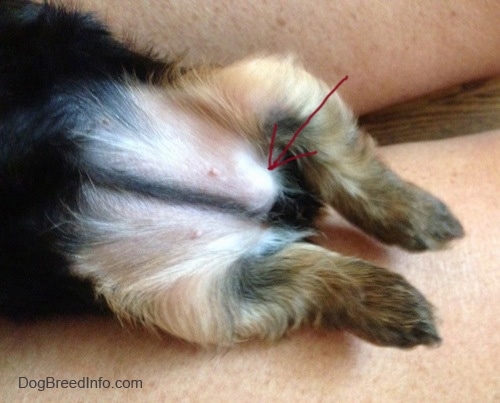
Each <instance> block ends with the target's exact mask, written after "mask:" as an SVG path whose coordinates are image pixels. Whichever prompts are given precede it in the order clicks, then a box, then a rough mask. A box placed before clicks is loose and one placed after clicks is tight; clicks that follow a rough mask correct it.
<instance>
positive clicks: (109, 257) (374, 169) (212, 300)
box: [74, 58, 462, 347]
mask: <svg viewBox="0 0 500 403" xmlns="http://www.w3.org/2000/svg"><path fill="white" fill-rule="evenodd" d="M329 90H330V88H329V87H328V86H327V85H326V84H325V83H323V82H321V81H319V80H317V79H315V78H314V77H313V76H311V75H310V74H309V73H307V72H306V71H304V70H303V69H302V68H301V67H300V66H299V65H298V64H297V63H296V62H295V61H294V60H293V59H292V58H285V59H279V58H257V59H249V60H244V61H242V62H238V63H235V64H234V65H231V66H228V67H225V68H215V69H212V70H210V69H203V70H199V71H196V70H193V71H191V72H189V73H188V74H186V75H184V76H180V77H179V78H178V81H177V82H176V83H175V85H173V86H170V87H169V88H167V89H166V95H165V96H164V98H163V99H165V102H166V103H165V105H163V107H164V109H162V104H161V99H162V98H161V97H157V96H155V97H153V98H151V99H152V101H151V102H152V103H153V105H156V106H154V107H150V110H151V108H152V109H154V110H158V111H159V113H157V114H154V116H153V117H151V119H156V115H160V118H162V119H163V116H162V115H161V113H162V110H165V111H168V112H169V113H170V115H169V114H168V113H166V116H167V118H168V116H175V117H177V115H175V114H174V115H172V114H171V112H172V111H176V110H180V111H182V112H183V114H182V119H183V122H182V123H183V125H184V126H182V127H188V129H189V124H191V127H196V128H198V129H199V128H203V127H204V128H209V130H208V131H209V132H210V135H207V134H206V133H205V134H204V136H205V137H203V138H202V139H201V140H200V141H203V142H204V143H203V144H206V148H207V149H210V150H216V151H217V148H218V147H229V148H231V147H233V146H232V144H239V143H238V142H231V141H232V140H231V141H229V140H230V137H227V136H233V137H234V138H235V139H238V141H241V142H242V143H243V144H245V145H248V147H249V149H248V154H249V155H252V158H250V159H249V161H250V162H249V165H248V166H247V167H246V168H245V169H244V170H243V171H244V172H243V173H246V174H248V173H249V172H261V171H263V169H264V167H266V165H267V155H268V152H269V143H270V136H271V133H270V132H269V128H270V127H272V125H273V124H274V123H276V122H277V121H282V122H283V121H285V122H286V121H292V122H299V123H301V122H303V121H305V120H306V119H307V117H308V116H309V115H310V114H311V113H312V112H313V111H314V110H315V109H316V107H317V106H318V105H319V104H320V103H321V101H322V100H323V99H324V97H325V95H326V94H328V92H329ZM148 102H149V101H148V100H146V102H142V104H148ZM158 102H160V104H158ZM167 106H168V108H167ZM155 108H156V109H155ZM200 119H201V120H202V121H206V122H209V123H210V125H205V126H203V125H200V124H199V123H196V122H198V121H199V120H200ZM155 127H156V129H155V133H156V134H155V136H156V137H153V139H156V140H157V139H160V140H161V139H162V138H164V137H165V136H166V137H168V136H169V135H170V133H163V134H162V128H165V127H167V126H165V125H163V126H162V125H161V124H158V125H157V126H155ZM168 127H170V126H168ZM188 129H183V131H182V130H181V132H182V133H181V134H182V135H186V136H187V137H186V139H190V138H192V137H189V136H193V135H196V131H194V132H193V131H191V132H190V131H189V130H188ZM285 129H286V128H281V130H280V131H279V132H278V133H279V134H278V137H277V139H276V143H275V147H276V154H275V155H277V154H279V152H280V151H281V150H282V149H283V147H284V146H285V145H286V144H287V143H288V141H289V139H290V137H291V135H292V133H288V132H286V130H285ZM184 131H186V132H187V133H188V134H189V136H188V135H187V134H185V133H184ZM205 131H206V130H205ZM174 132H175V130H174ZM221 132H223V133H224V135H220V133H221ZM193 133H194V134H193ZM198 135H200V136H201V135H202V134H201V133H199V134H198ZM225 136H226V137H225ZM221 139H222V140H221ZM175 140H177V138H175ZM197 141H198V139H197ZM218 142H219V143H218ZM228 144H229V145H228ZM165 147H166V148H165V149H167V148H168V144H167V145H166V146H165ZM313 150H315V151H318V153H317V154H316V155H314V156H312V157H308V158H304V159H300V160H299V161H298V163H297V167H298V170H299V172H300V174H301V176H302V177H303V180H304V183H298V184H297V183H295V184H294V185H295V186H301V187H303V188H305V189H309V190H310V191H311V192H312V194H314V195H315V196H316V197H317V198H319V199H320V200H321V201H322V202H323V203H324V204H325V205H326V204H330V205H332V206H333V207H335V208H336V209H337V210H338V211H339V212H340V213H341V214H343V215H344V216H345V217H346V218H347V219H349V220H350V221H351V222H352V223H354V224H355V225H357V226H359V227H360V228H362V229H363V230H365V231H367V232H368V233H370V234H372V235H374V236H376V237H378V238H379V239H381V240H382V241H385V242H389V243H396V244H398V245H400V246H402V247H405V248H408V249H426V248H435V247H439V246H440V245H442V244H443V243H445V242H447V241H448V240H450V239H453V238H456V237H459V236H461V235H462V229H461V226H460V224H459V223H458V221H457V220H456V219H455V218H454V217H453V215H452V214H451V213H450V212H449V211H448V210H447V208H446V207H445V206H444V205H443V204H442V203H441V202H440V201H438V200H437V199H435V198H434V197H433V196H431V195H430V194H428V193H426V192H425V191H423V190H421V189H418V188H417V187H415V186H413V185H411V184H408V183H406V182H404V181H403V180H401V179H400V178H399V177H398V176H397V175H396V174H394V173H393V172H392V171H390V170H389V169H388V168H386V167H385V166H384V165H383V164H382V163H381V162H380V161H378V160H377V158H376V154H375V147H374V142H373V140H372V139H371V138H370V137H369V136H368V135H366V134H364V133H362V132H360V131H359V130H358V128H357V126H356V122H355V119H354V117H353V115H352V113H351V112H350V110H349V109H348V108H347V107H346V106H345V105H344V103H343V102H342V100H341V98H340V97H339V96H338V94H334V95H333V96H332V97H331V98H330V99H329V101H328V102H327V103H326V105H325V106H324V108H323V109H322V110H321V111H320V112H319V113H318V114H317V115H316V116H315V117H314V118H313V120H312V121H311V123H310V125H309V126H308V127H307V128H306V129H305V130H304V131H303V132H302V133H301V134H300V136H299V137H298V138H297V140H296V141H295V143H294V145H293V147H292V148H291V150H290V151H291V152H292V154H298V153H301V152H304V151H313ZM132 151H133V150H132ZM154 151H155V150H154V149H153V148H151V152H154ZM200 153H201V151H200ZM144 155H145V156H147V152H145V153H144ZM200 155H201V154H200ZM204 155H205V154H204ZM206 155H209V156H210V158H211V159H212V160H213V161H211V162H210V163H211V164H212V163H214V165H206V167H205V166H203V168H202V169H201V170H199V172H202V173H203V174H204V175H206V176H203V177H202V179H201V180H199V181H198V182H197V181H194V180H193V181H192V183H190V186H194V187H195V188H196V189H198V190H199V189H201V190H203V191H206V190H207V189H208V190H210V187H211V186H212V188H213V189H221V183H226V184H227V183H233V184H234V183H236V184H238V183H239V180H240V179H241V178H242V177H243V176H244V175H243V173H242V172H239V173H238V172H237V171H227V172H226V171H224V172H223V174H224V175H226V178H222V177H221V168H220V167H221V166H223V167H225V166H226V165H230V164H228V162H227V161H222V162H221V163H220V164H219V166H217V158H216V157H217V156H219V157H221V156H224V154H223V153H219V154H217V152H214V153H213V154H206ZM206 155H205V158H207V157H206ZM171 157H172V158H174V157H178V156H177V155H175V154H172V155H171ZM198 157H199V155H198ZM180 161H181V162H182V161H183V159H182V158H180ZM198 161H199V162H198V163H197V164H196V165H195V166H194V168H192V169H191V168H190V170H193V171H196V169H198V168H199V166H200V164H202V163H203V159H202V158H199V159H198ZM238 161H239V157H238V158H236V159H234V156H233V160H231V164H237V163H238ZM161 164H162V160H161V153H160V154H158V159H157V163H156V164H155V165H154V172H159V173H160V174H162V172H163V171H161ZM254 168H255V169H254ZM169 169H170V168H169ZM252 169H254V170H253V171H252ZM190 170H187V171H185V172H184V173H186V172H187V173H189V174H190V173H191V172H190ZM165 172H167V173H168V172H169V171H168V169H166V168H165ZM196 172H198V171H196ZM199 172H198V173H197V175H198V176H199ZM264 172H265V175H264V174H262V173H261V174H259V175H260V176H259V175H257V176H252V175H253V174H249V175H247V176H245V178H246V179H245V180H247V179H248V180H247V181H246V182H245V183H244V185H241V186H239V187H238V186H236V185H232V187H229V188H224V187H223V186H222V188H224V192H225V193H224V192H223V193H224V195H226V194H227V195H231V192H236V193H235V194H234V195H233V197H234V199H237V200H239V199H240V196H241V194H243V193H246V192H248V191H252V190H253V193H252V192H250V193H249V194H254V195H255V194H256V193H255V191H257V192H258V193H263V195H264V196H263V197H264V198H265V199H266V200H265V203H261V204H259V203H257V202H256V201H255V200H254V199H255V197H253V198H250V199H251V203H250V204H251V205H255V206H258V209H259V211H261V212H262V214H264V213H266V212H267V211H268V209H270V207H271V206H270V203H269V201H272V200H274V198H275V197H277V192H278V190H279V189H281V190H282V188H283V187H284V186H286V181H287V180H288V178H286V177H282V176H280V175H282V174H281V173H279V172H278V171H273V172H268V171H264ZM160 174H158V175H160ZM169 174H170V175H171V176H172V177H173V178H174V179H175V178H176V176H179V175H180V174H178V173H176V172H169ZM231 175H233V176H231ZM159 177H160V178H161V175H160V176H159ZM259 177H260V178H263V177H265V178H266V180H268V182H269V183H268V184H266V186H264V187H263V188H259V187H258V184H257V183H256V182H258V181H259ZM186 178H188V179H189V178H191V177H190V176H189V175H186ZM231 178H232V179H231ZM252 178H253V180H252ZM198 179H199V178H198ZM221 180H226V182H220V181H221ZM295 180H297V179H295ZM213 181H219V182H213ZM254 182H255V183H254ZM215 184H217V186H219V187H216V186H215ZM280 187H281V188H280ZM259 189H262V190H259ZM277 189H278V190H277ZM89 193H90V194H94V192H93V191H91V192H89ZM95 194H96V195H99V194H100V193H99V189H97V192H96V193H95ZM92 197H93V196H92ZM92 197H90V198H89V199H88V200H90V202H89V203H88V204H89V205H91V206H94V207H91V208H90V211H91V212H94V213H93V214H94V220H93V221H92V220H90V221H88V222H86V223H83V224H81V226H82V227H81V229H82V230H83V231H87V232H89V233H92V232H95V233H96V234H98V235H97V236H95V242H94V243H93V244H92V243H91V244H90V245H88V246H87V248H84V249H83V251H82V252H81V253H80V255H79V256H77V257H76V264H75V267H74V271H75V273H77V274H78V275H80V276H83V277H90V278H92V279H93V281H94V282H95V284H96V290H97V292H98V294H100V295H101V296H103V297H104V298H105V300H106V301H107V302H108V304H109V305H110V307H111V308H112V310H113V311H114V312H115V313H116V314H117V315H118V316H119V317H122V318H124V319H126V320H129V321H136V322H140V323H143V324H145V325H146V326H148V327H151V328H157V329H161V330H164V331H167V332H169V333H171V334H174V335H176V336H178V337H181V338H183V339H186V340H189V341H193V342H197V343H201V344H218V345H229V344H231V343H233V342H235V341H242V340H247V339H250V338H254V337H257V338H270V339H276V338H278V337H281V336H282V335H283V334H284V333H285V332H286V331H287V330H288V329H290V328H295V327H297V326H300V325H302V324H304V323H310V324H313V325H316V326H322V327H327V328H331V327H334V328H343V329H346V330H349V331H351V332H353V333H355V334H357V335H358V336H360V337H363V338H364V339H366V340H369V341H371V342H373V343H376V344H381V345H393V346H399V347H411V346H414V345H418V344H433V343H436V342H438V341H439V336H438V334H437V332H436V329H435V327H434V319H433V313H432V307H431V305H430V304H429V303H428V302H427V301H426V300H425V298H424V297H423V296H422V295H421V294H420V293H419V292H418V291H417V290H416V289H415V288H413V287H412V286H411V285H410V284H408V283H407V282H406V281H405V280H404V279H403V278H402V277H401V276H399V275H397V274H394V273H391V272H389V271H387V270H385V269H382V268H377V267H374V266H373V265H371V264H369V263H366V262H362V261H360V260H356V259H352V258H347V257H343V256H340V255H338V254H335V253H333V252H330V251H327V250H325V249H323V248H321V247H319V246H315V245H311V244H305V243H300V242H296V241H297V239H299V238H301V237H303V234H299V233H298V232H294V231H293V230H288V232H289V233H286V232H285V230H283V229H281V230H280V231H282V232H281V233H279V234H278V232H276V231H274V230H273V229H272V228H271V227H268V225H267V224H262V223H260V222H259V221H258V220H256V219H252V218H249V217H236V216H235V215H234V214H231V213H224V212H217V213H215V212H213V211H208V210H203V209H198V210H197V209H196V208H193V209H191V208H180V207H172V206H170V205H156V204H154V203H152V202H151V201H145V202H141V203H136V202H134V201H130V200H128V201H127V200H123V195H120V196H109V197H108V199H106V198H103V197H102V196H95V197H96V200H93V199H92ZM247 199H248V198H243V200H247ZM250 199H248V200H250ZM106 200H108V202H107V203H106V202H105V201H106ZM109 200H111V202H110V201H109ZM113 200H114V201H113ZM122 202H123V203H122ZM116 203H118V205H119V206H121V205H123V206H124V207H123V209H122V210H120V209H118V210H117V209H116ZM121 203H122V204H121ZM103 204H104V205H105V207H104V208H103V207H102V205H103ZM106 206H107V207H106ZM112 206H113V207H112ZM145 206H146V207H145ZM176 208H177V209H178V211H177V210H175V209H176ZM256 209H257V207H256ZM266 209H267V210H266ZM91 215H92V214H91ZM103 217H105V218H103ZM151 217H152V218H151ZM163 218H164V221H162V219H163ZM312 225H313V223H311V226H312ZM109 229H111V230H109ZM273 231H274V232H273ZM288 238H289V239H288ZM266 248H267V249H266ZM269 249H272V250H274V252H273V253H272V254H267V252H266V251H267V250H269Z"/></svg>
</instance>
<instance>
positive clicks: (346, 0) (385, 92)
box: [62, 0, 500, 114]
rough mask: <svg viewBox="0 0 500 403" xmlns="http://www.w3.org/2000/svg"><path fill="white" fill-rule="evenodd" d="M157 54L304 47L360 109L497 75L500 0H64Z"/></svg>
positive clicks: (215, 56) (222, 60)
mask: <svg viewBox="0 0 500 403" xmlns="http://www.w3.org/2000/svg"><path fill="white" fill-rule="evenodd" d="M70 2H71V3H74V4H76V5H77V7H79V8H83V9H85V10H89V11H92V12H94V13H96V14H97V15H98V16H99V17H101V18H102V19H104V20H105V21H106V22H107V23H108V24H109V25H110V26H111V28H112V30H113V31H114V33H115V34H116V35H118V36H120V37H127V38H129V39H133V41H134V42H136V44H137V45H138V47H139V48H141V49H146V48H148V49H149V48H151V49H153V50H154V51H155V52H156V53H157V54H159V55H160V56H166V55H179V54H185V61H186V62H187V63H191V64H199V63H203V62H213V63H218V64H226V63H229V62H231V61H234V60H237V59H241V58H243V57H247V56H249V55H254V54H269V53H271V54H275V53H278V54H288V53H292V54H295V55H297V57H298V59H299V60H300V61H301V62H302V63H303V64H304V65H305V67H306V68H307V69H308V70H310V71H311V72H312V73H314V74H315V75H317V76H319V77H320V78H322V79H324V80H325V81H326V82H327V83H328V84H330V85H331V86H332V87H333V85H335V84H336V83H337V82H338V81H339V80H340V79H341V78H342V77H344V76H345V75H349V81H348V83H346V85H344V86H343V88H342V89H341V91H340V92H341V93H342V95H343V97H344V98H345V100H346V101H347V103H348V104H349V105H350V106H351V107H352V108H353V109H354V110H355V111H356V113H358V114H362V113H366V112H369V111H373V110H375V109H378V108H381V107H383V106H386V105H390V104H393V103H396V102H398V101H402V100H404V99H408V98H412V97H415V96H418V95H422V94H426V93H429V92H430V91H433V90H436V89H439V88H445V87H448V86H451V85H454V84H459V83H463V82H467V81H471V80H474V79H478V78H485V77H488V76H493V75H496V74H498V73H500V57H498V49H500V29H499V27H498V21H500V4H499V3H498V1H496V0H473V1H470V0H441V1H435V0H419V1H367V0H342V1H331V0H318V1H314V2H311V1H301V0H291V1H265V0H259V1H248V2H243V1H239V0H219V1H206V0H202V1H199V0H171V1H168V0H140V1H138V0H106V1H101V0H63V1H62V3H70Z"/></svg>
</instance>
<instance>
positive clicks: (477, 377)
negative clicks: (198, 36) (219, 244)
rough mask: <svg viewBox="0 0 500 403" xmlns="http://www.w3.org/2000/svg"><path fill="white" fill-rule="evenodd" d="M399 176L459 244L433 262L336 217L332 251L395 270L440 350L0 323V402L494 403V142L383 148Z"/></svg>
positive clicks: (294, 336) (60, 323)
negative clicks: (188, 338) (86, 385)
mask: <svg viewBox="0 0 500 403" xmlns="http://www.w3.org/2000/svg"><path fill="white" fill-rule="evenodd" d="M381 154H382V156H383V158H384V159H385V161H386V162H387V163H389V164H390V165H391V166H392V167H393V168H394V169H395V170H396V171H397V172H399V173H400V174H401V175H402V176H403V177H405V178H407V179H409V180H412V181H414V182H415V183H417V184H419V185H421V186H422V187H424V188H426V189H428V190H430V191H432V192H433V193H435V194H436V195H438V196H440V197H441V198H442V199H443V200H445V201H446V202H447V203H448V205H450V206H451V208H452V209H453V211H454V212H455V213H456V215H457V216H458V217H459V219H460V220H461V221H462V223H463V225H464V228H465V231H466V236H465V238H464V239H462V240H459V241H457V242H455V243H454V244H453V245H451V246H450V247H449V248H447V249H446V250H444V251H439V252H426V253H421V254H412V253H408V252H404V251H402V250H400V249H397V248H394V247H391V248H388V247H385V246H382V245H380V244H378V243H376V242H375V241H372V240H371V239H369V238H368V237H366V236H364V235H362V234H361V233H359V232H357V231H356V230H354V229H352V228H351V227H349V226H348V225H347V224H345V223H343V222H341V221H338V220H337V219H335V220H333V221H331V222H329V223H328V224H327V225H326V226H325V227H324V231H325V233H326V234H327V235H329V236H330V240H329V241H325V243H326V244H327V245H328V246H329V247H331V248H332V249H335V250H338V251H340V252H342V253H345V254H349V255H356V256H360V257H362V258H364V259H367V260H370V261H372V262H375V263H377V264H379V265H383V266H386V267H390V268H393V269H394V270H395V271H397V272H399V273H401V274H403V275H404V276H406V278H407V279H408V280H410V282H411V283H412V284H414V285H415V286H417V287H418V288H419V289H420V290H421V291H422V292H424V293H425V295H426V296H427V297H428V298H429V299H430V300H431V301H432V302H433V303H434V305H435V306H436V308H437V312H438V316H439V318H440V324H439V330H440V333H441V336H442V338H443V343H442V345H441V346H440V347H438V348H424V347H419V348H416V349H414V350H410V351H404V350H397V349H392V348H381V347H375V346H372V345H370V344H368V343H366V342H363V341H361V340H359V339H357V338H355V337H354V336H351V335H349V334H348V333H343V332H332V333H326V332H319V331H314V330H310V329H305V330H300V331H297V332H293V333H291V334H290V335H289V336H288V337H287V338H285V339H283V340H281V341H278V342H277V343H274V344H269V343H265V342H258V341H254V342H249V343H245V344H241V345H238V346H236V347H234V348H233V349H228V350H220V351H217V350H210V349H209V350H204V349H202V348H199V347H195V346H191V345H188V344H186V343H183V342H181V341H178V340H175V339H173V338H170V337H168V336H161V337H157V336H154V335H151V334H148V333H146V332H145V331H143V330H140V329H135V330H134V329H128V330H124V329H123V328H122V327H121V326H120V325H119V324H118V323H117V322H115V321H114V320H113V319H111V318H109V319H108V318H73V319H51V320H44V321H40V322H38V323H35V324H24V325H19V324H13V323H9V322H5V321H4V322H1V325H0V390H2V395H3V396H2V397H3V398H4V399H5V401H20V400H22V399H23V398H24V399H25V400H26V401H37V399H39V400H38V401H68V400H72V401H102V400H113V401H123V399H125V400H127V401H139V400H140V401H214V402H215V401H217V402H220V401H259V402H266V401H290V402H293V401H340V402H342V401H356V402H393V401H405V402H422V401H439V402H468V401H480V402H494V401H498V398H500V395H499V393H500V381H499V380H498V371H499V369H500V368H499V367H498V365H499V363H500V349H499V348H498V346H499V345H500V336H499V333H498V329H499V328H500V319H499V318H500V315H499V312H498V306H499V302H500V301H499V298H500V297H499V293H498V290H499V286H500V281H499V280H500V278H499V277H498V272H499V269H500V252H499V251H500V245H499V241H498V240H499V239H500V226H499V225H498V223H499V222H500V210H499V209H498V205H497V201H498V183H500V166H499V163H498V160H499V157H500V131H496V132H490V133H485V134H478V135H475V136H467V137H461V138H456V139H451V140H444V141H439V142H428V143H418V144H402V145H397V146H390V147H384V148H383V149H381ZM20 376H24V377H27V378H29V379H42V378H45V377H47V376H52V377H54V378H58V379H68V380H70V379H76V380H78V379H81V378H82V377H85V376H87V377H90V378H92V379H99V377H103V378H104V379H108V380H116V379H122V380H123V379H129V380H131V379H139V380H142V382H143V387H142V389H136V390H131V389H129V390H123V389H122V390H120V389H88V390H80V389H58V390H45V391H43V392H40V391H37V390H36V389H19V388H18V382H19V377H20Z"/></svg>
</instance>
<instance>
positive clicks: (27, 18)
mask: <svg viewBox="0 0 500 403" xmlns="http://www.w3.org/2000/svg"><path fill="white" fill-rule="evenodd" d="M169 67H170V65H169V64H163V63H160V62H158V61H155V60H153V59H152V58H149V57H146V56H142V55H139V54H137V53H134V52H132V51H130V50H128V49H126V48H125V47H124V46H123V45H121V44H119V43H118V42H116V41H115V40H114V39H112V37H111V35H110V34H109V33H108V31H107V30H106V29H105V28H104V27H103V26H101V25H100V24H99V23H97V22H96V21H95V20H94V19H93V18H92V17H91V16H90V15H85V14H80V13H76V12H71V11H65V10H63V9H59V8H55V7H52V6H49V5H35V4H31V3H30V2H28V1H19V0H13V1H11V0H3V1H2V2H0V267H1V272H0V314H3V315H7V316H10V317H13V318H18V317H25V316H32V315H38V314H44V313H49V312H50V313H52V312H72V311H78V312H80V311H86V310H88V309H91V310H92V309H94V308H95V307H96V306H97V307H99V306H100V304H99V303H97V304H96V302H98V301H95V297H94V294H93V291H92V287H91V285H90V283H88V282H86V281H82V280H80V279H77V278H74V277H72V276H71V275H70V273H69V271H68V262H67V261H66V259H65V258H64V256H63V255H62V254H61V253H60V252H61V250H60V248H61V246H60V245H59V243H58V240H59V239H60V237H61V236H63V233H62V231H61V229H60V228H53V226H54V223H56V222H58V221H59V220H60V215H61V212H60V211H59V208H58V207H56V206H60V205H61V203H63V204H64V205H66V206H69V207H72V206H73V205H74V204H75V202H76V200H75V198H76V197H77V189H78V188H79V186H80V184H81V181H82V180H85V178H84V177H82V175H81V172H80V167H79V150H78V147H77V144H75V143H74V142H72V141H70V140H69V139H68V135H67V134H68V133H69V132H70V131H71V130H72V129H73V128H74V127H78V126H79V125H82V124H83V122H82V121H81V119H82V114H80V113H76V112H78V111H77V110H78V109H79V108H84V107H85V105H81V104H79V103H78V102H77V101H76V99H75V97H74V96H73V94H74V93H75V92H76V91H77V89H78V88H88V87H89V86H94V87H95V88H96V90H97V91H98V90H99V88H100V86H101V84H99V83H101V82H102V81H103V80H107V79H111V78H112V77H115V78H116V77H122V76H124V74H130V75H134V76H135V77H137V79H138V80H142V81H147V80H148V81H149V80H153V81H154V80H155V78H157V77H159V76H160V74H161V73H162V72H163V71H164V70H165V69H168V68H169ZM101 87H102V86H101ZM101 90H102V91H106V92H107V90H108V88H101ZM108 95H109V94H108ZM64 236H68V235H67V234H65V235H64Z"/></svg>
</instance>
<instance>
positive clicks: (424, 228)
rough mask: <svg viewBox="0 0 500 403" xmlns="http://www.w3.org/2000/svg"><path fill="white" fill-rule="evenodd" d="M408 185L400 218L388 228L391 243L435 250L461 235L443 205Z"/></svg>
mask: <svg viewBox="0 0 500 403" xmlns="http://www.w3.org/2000/svg"><path fill="white" fill-rule="evenodd" d="M409 186H411V187H410V188H409V189H410V191H409V192H408V193H407V194H408V196H407V199H406V202H405V204H404V206H403V211H402V216H400V217H398V218H396V219H395V221H394V223H393V225H391V227H392V228H391V231H392V232H393V233H392V238H393V240H394V241H395V243H397V244H398V245H400V246H401V247H403V248H405V249H408V250H413V251H423V250H427V249H439V248H441V247H443V246H444V245H445V244H446V243H447V242H449V241H451V240H453V239H456V238H461V237H462V236H463V235H464V230H463V228H462V225H461V224H460V222H459V221H458V219H457V218H456V217H455V216H454V215H453V214H452V213H451V211H450V210H449V209H448V207H447V206H446V205H445V204H444V203H443V202H441V201H440V200H439V199H437V198H436V197H434V196H432V195H431V194H430V193H428V192H426V191H424V190H421V189H420V188H418V187H416V186H413V185H409Z"/></svg>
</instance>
